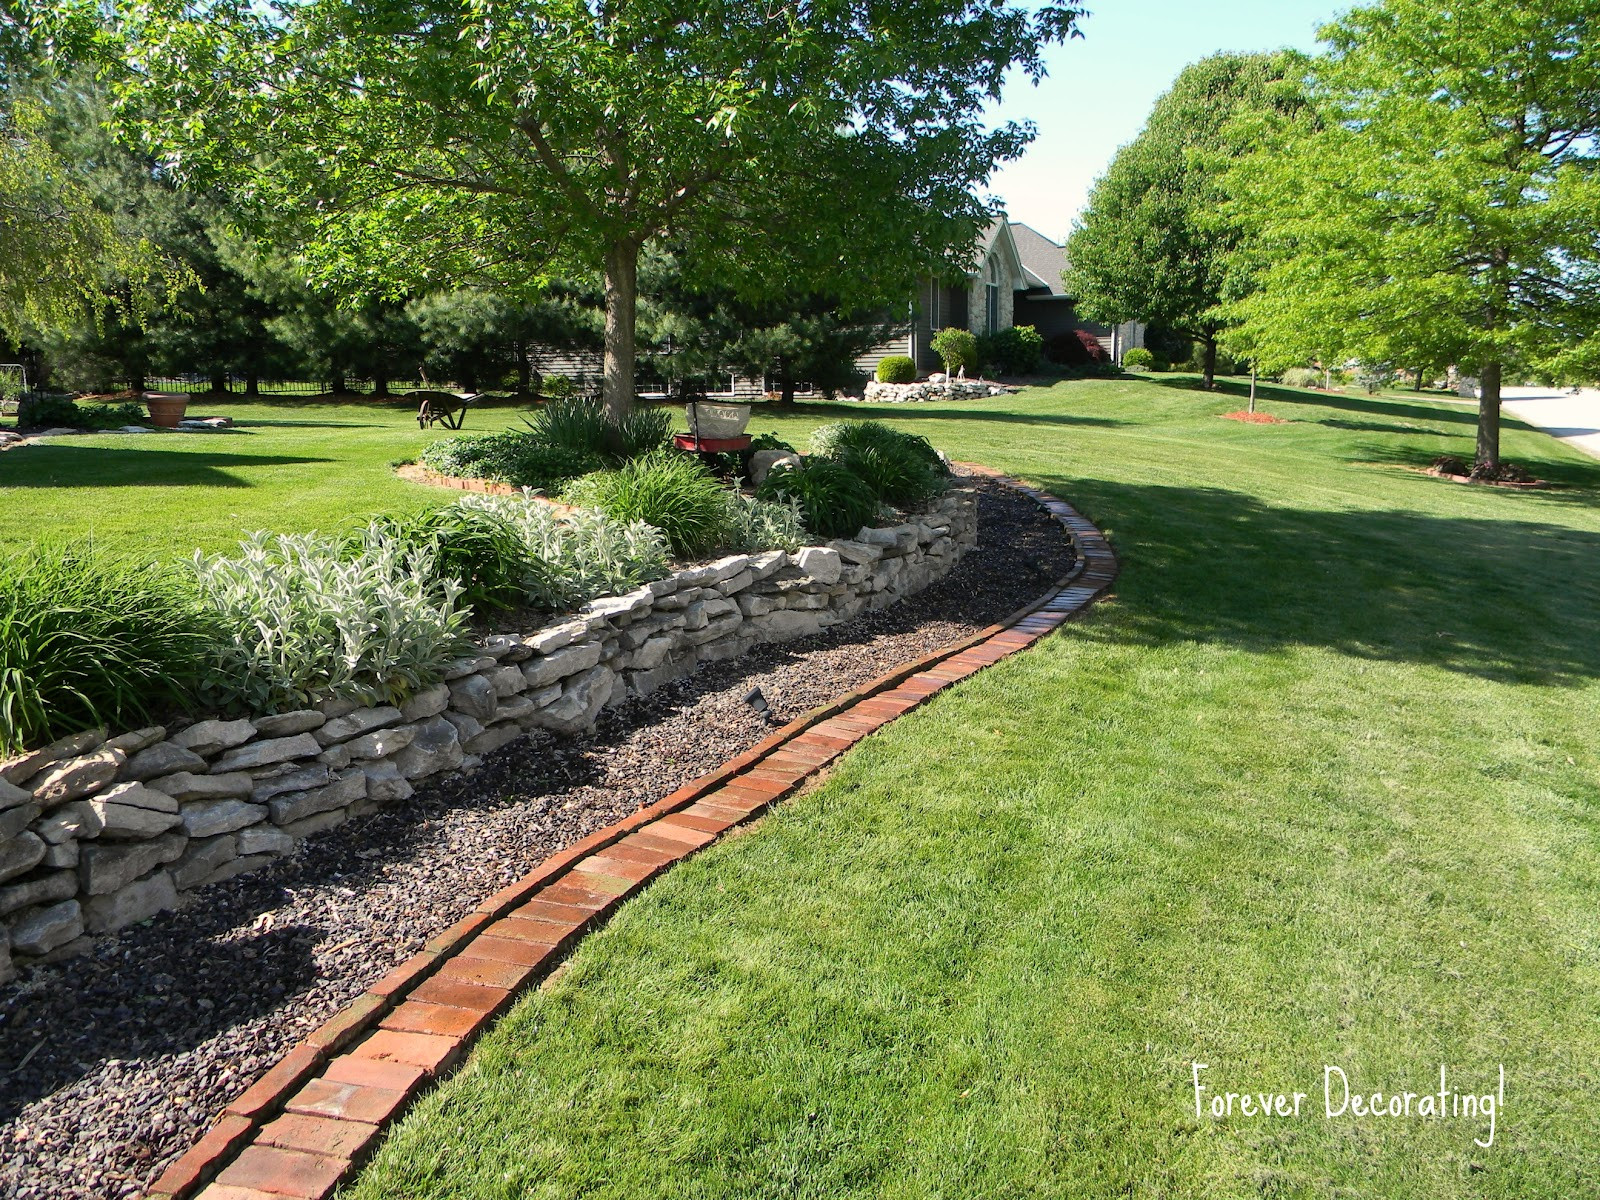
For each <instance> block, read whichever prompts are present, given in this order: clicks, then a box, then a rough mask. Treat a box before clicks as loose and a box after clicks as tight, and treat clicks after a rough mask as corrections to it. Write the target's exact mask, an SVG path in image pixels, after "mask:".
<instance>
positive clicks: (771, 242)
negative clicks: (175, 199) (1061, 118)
mask: <svg viewBox="0 0 1600 1200" xmlns="http://www.w3.org/2000/svg"><path fill="white" fill-rule="evenodd" d="M1080 15H1081V9H1080V8H1079V7H1078V6H1077V5H1076V4H1075V3H1071V2H1070V0H1049V2H1048V3H1046V4H1045V5H1043V6H1042V7H1041V8H1039V9H1038V10H1033V11H1030V10H1029V9H1028V8H1025V7H1022V6H1021V5H1017V4H1010V3H1006V2H1005V0H919V2H918V3H914V4H913V3H898V4H883V3H874V2H873V0H839V2H837V3H830V4H826V5H760V4H748V3H742V2H738V3H735V2H730V0H702V2H701V3H698V4H693V5H690V4H685V3H682V2H681V0H670V2H669V0H627V2H626V3H624V2H623V0H581V2H580V0H305V2H303V3H297V4H293V5H286V6H281V7H278V8H274V9H272V10H270V11H269V10H268V9H267V8H266V7H265V6H261V5H257V4H254V3H251V2H250V0H198V2H191V0H153V2H152V3H147V4H136V5H135V4H130V5H129V6H128V8H127V10H126V12H125V14H124V16H125V21H124V23H123V24H122V26H121V33H122V34H123V35H125V37H126V39H127V42H126V47H125V51H124V53H125V56H126V60H127V62H128V65H129V68H130V70H129V71H128V73H127V74H126V75H125V76H124V85H125V94H126V97H127V104H126V110H127V111H128V112H129V113H142V115H143V117H144V118H145V119H146V128H147V129H149V130H150V131H152V132H154V133H157V134H158V135H159V136H160V137H161V139H162V140H163V141H164V142H165V143H166V144H168V145H169V146H171V147H173V149H174V158H175V161H177V162H178V163H179V164H180V165H181V167H182V169H184V170H185V171H189V172H191V173H192V174H193V175H195V176H197V177H209V178H211V179H214V180H226V181H230V182H231V183H233V184H234V185H236V186H238V187H239V188H240V189H241V190H243V191H245V192H248V193H249V194H250V195H252V196H254V197H256V198H257V200H258V201H259V202H260V203H261V204H262V205H263V207H264V209H266V210H268V211H270V210H271V209H272V208H274V207H276V206H280V205H292V206H294V207H296V208H297V209H299V210H301V211H304V212H309V213H310V214H312V215H311V218H310V221H309V228H308V237H307V240H306V243H305V252H304V258H305V261H306V263H307V265H308V267H309V268H310V270H311V271H312V273H313V274H314V275H315V276H316V277H317V279H318V281H319V282H323V283H327V282H332V283H334V284H336V285H337V286H339V287H340V288H341V290H343V291H344V292H345V293H346V294H348V295H357V296H359V295H368V294H372V293H374V292H383V293H385V294H388V295H404V294H421V293H423V292H427V291H432V290H435V289H437V288H439V287H441V286H450V287H456V286H475V285H478V284H483V283H489V284H498V285H501V286H509V287H511V288H512V289H513V290H515V291H526V290H528V289H530V288H532V287H533V286H535V285H537V284H539V283H541V282H543V281H544V280H545V279H546V278H547V277H549V276H551V275H553V274H561V273H564V274H568V275H581V274H582V273H584V272H587V271H599V272H600V273H601V275H602V278H603V280H604V295H605V311H606V327H605V396H606V402H607V405H608V407H610V408H611V409H612V410H613V411H621V410H622V409H625V408H626V407H627V406H628V405H629V404H630V403H631V401H632V395H633V376H634V353H635V326H636V319H637V308H638V263H639V258H640V254H641V252H642V251H643V249H644V247H645V246H646V245H647V244H649V243H651V242H652V241H654V240H656V239H660V238H664V237H671V238H673V239H675V240H676V241H677V242H679V243H680V244H683V245H684V246H685V247H686V250H685V253H686V255H687V261H688V262H689V263H690V264H691V269H692V270H693V271H694V272H695V273H696V274H697V275H698V276H699V278H700V279H701V280H702V281H703V282H705V283H706V284H707V285H710V284H712V283H715V285H716V286H720V287H724V288H727V289H729V290H730V291H732V292H736V293H737V294H739V295H740V296H741V297H742V298H745V299H761V298H765V297H768V296H771V295H773V294H775V293H776V292H778V291H780V290H783V289H786V288H789V287H793V286H799V287H801V288H802V290H812V288H813V287H814V286H820V285H826V286H827V288H828V289H829V290H832V291H835V292H837V293H838V294H840V295H841V296H842V297H844V298H845V300H846V301H848V302H849V303H851V304H852V305H860V306H863V307H865V306H868V305H871V304H875V303H878V302H881V301H884V300H886V299H888V298H889V297H890V296H891V295H895V294H899V293H903V291H904V290H905V289H906V288H907V287H908V286H909V285H910V284H911V283H912V282H913V281H914V279H915V278H916V277H918V276H919V275H920V274H923V273H926V272H927V271H928V270H930V269H932V268H933V267H934V266H935V265H936V264H938V263H940V262H943V261H947V260H952V259H954V258H957V257H959V256H960V254H962V253H963V252H964V251H965V250H966V249H967V248H968V247H969V246H970V242H971V239H972V236H973V234H974V232H975V231H976V230H977V228H979V226H980V224H981V223H982V222H983V221H984V220H986V219H987V216H988V214H987V212H986V211H985V210H984V207H983V205H982V204H981V202H980V201H979V200H978V199H977V198H976V196H975V195H974V188H975V187H976V186H978V185H981V184H982V183H984V182H985V181H986V180H987V178H988V176H989V174H990V173H991V171H992V170H993V168H994V167H995V165H996V164H997V163H999V162H1001V161H1003V160H1005V159H1007V158H1009V157H1013V156H1015V155H1016V154H1017V153H1019V152H1020V150H1021V149H1022V147H1023V146H1024V145H1025V144H1026V143H1027V141H1028V140H1029V139H1030V138H1031V136H1032V128H1031V126H1023V125H1018V124H1014V123H1008V124H1004V125H1002V126H1000V127H998V128H991V127H990V126H989V124H988V123H987V122H986V121H985V119H984V111H985V106H986V105H987V104H988V102H989V101H991V100H992V99H993V98H995V97H996V96H998V95H999V93H1000V88H1001V85H1002V83H1003V81H1004V79H1005V77H1006V75H1007V73H1008V71H1010V70H1011V69H1012V68H1014V67H1015V68H1020V69H1021V71H1022V72H1023V73H1024V74H1026V75H1028V76H1030V77H1032V78H1035V79H1037V78H1038V77H1039V76H1040V75H1041V74H1042V73H1043V69H1044V68H1043V59H1042V50H1043V48H1044V46H1045V45H1047V44H1048V43H1049V42H1051V41H1055V40H1058V39H1060V38H1062V37H1065V36H1067V35H1068V34H1069V33H1071V32H1072V30H1073V26H1074V22H1075V21H1076V20H1077V18H1078V17H1079V16H1080ZM732 250H737V251H738V252H739V262H740V263H741V265H742V267H743V268H744V269H743V270H741V272H739V273H738V274H737V276H730V275H729V273H728V272H727V271H726V270H725V269H724V265H725V263H726V262H727V261H728V259H727V255H728V253H729V252H730V251H732ZM778 262H783V263H786V264H791V265H795V266H797V267H799V268H801V269H802V270H803V272H804V274H803V275H802V276H801V277H799V278H791V279H780V278H778V277H777V274H776V272H775V271H772V270H768V269H763V267H764V265H770V264H776V263H778ZM952 265H953V264H952Z"/></svg>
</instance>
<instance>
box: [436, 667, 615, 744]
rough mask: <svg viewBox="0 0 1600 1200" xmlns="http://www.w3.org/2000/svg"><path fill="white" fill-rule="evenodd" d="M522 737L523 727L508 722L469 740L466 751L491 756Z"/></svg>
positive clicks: (597, 668) (598, 668) (599, 668)
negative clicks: (490, 754)
mask: <svg viewBox="0 0 1600 1200" xmlns="http://www.w3.org/2000/svg"><path fill="white" fill-rule="evenodd" d="M603 669H604V668H601V667H596V668H595V670H597V671H598V670H603ZM522 736H523V729H522V727H521V726H520V725H518V724H516V723H515V722H508V723H506V724H504V725H496V726H494V727H493V728H491V729H485V730H484V731H483V732H482V733H480V734H478V735H477V736H476V737H474V738H472V739H471V740H469V741H468V742H467V743H466V745H465V746H464V749H465V750H467V751H468V752H470V753H472V754H489V753H491V752H493V751H495V750H498V749H500V747H502V746H507V745H510V744H511V743H512V742H514V741H516V740H517V739H518V738H519V737H522Z"/></svg>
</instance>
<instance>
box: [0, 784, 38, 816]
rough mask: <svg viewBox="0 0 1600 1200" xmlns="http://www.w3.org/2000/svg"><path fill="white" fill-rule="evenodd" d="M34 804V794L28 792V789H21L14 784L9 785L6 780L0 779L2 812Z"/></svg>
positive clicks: (0, 806)
mask: <svg viewBox="0 0 1600 1200" xmlns="http://www.w3.org/2000/svg"><path fill="white" fill-rule="evenodd" d="M32 803H33V793H32V792H30V791H28V789H27V788H20V787H18V786H17V785H16V784H14V783H8V782H6V781H5V780H4V779H0V811H4V810H5V809H8V808H18V807H20V806H21V805H24V804H32Z"/></svg>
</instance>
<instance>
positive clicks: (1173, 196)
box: [1066, 54, 1300, 386]
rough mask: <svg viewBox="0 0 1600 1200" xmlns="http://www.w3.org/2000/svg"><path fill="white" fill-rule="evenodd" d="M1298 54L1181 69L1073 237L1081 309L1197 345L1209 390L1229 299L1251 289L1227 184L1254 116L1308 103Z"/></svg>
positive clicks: (1220, 57)
mask: <svg viewBox="0 0 1600 1200" xmlns="http://www.w3.org/2000/svg"><path fill="white" fill-rule="evenodd" d="M1295 61H1296V60H1295V58H1294V56H1291V55H1287V54H1276V55H1268V54H1217V55H1213V56H1212V57H1210V58H1204V59H1201V60H1200V61H1199V62H1197V63H1194V64H1193V65H1191V66H1189V67H1186V68H1184V70H1183V71H1182V73H1180V74H1179V75H1178V77H1177V79H1176V80H1175V81H1174V82H1173V85H1172V87H1171V89H1170V90H1168V91H1167V92H1166V93H1165V94H1164V95H1163V96H1161V98H1160V99H1158V100H1157V101H1156V103H1155V107H1154V108H1153V109H1152V110H1151V113H1150V118H1149V120H1148V121H1146V123H1145V126H1144V129H1143V130H1142V131H1141V132H1140V133H1139V136H1138V137H1137V138H1135V139H1134V140H1133V141H1132V142H1130V143H1128V145H1126V146H1124V147H1122V149H1121V150H1119V151H1118V152H1117V155H1116V157H1115V158H1114V159H1113V160H1112V162H1111V165H1110V167H1108V168H1107V170H1106V173H1105V174H1104V175H1103V176H1101V177H1100V179H1099V180H1098V181H1097V182H1096V184H1095V186H1094V189H1093V190H1092V191H1091V193H1090V196H1089V204H1088V207H1087V208H1086V209H1085V210H1084V212H1083V214H1082V216H1081V217H1080V218H1079V220H1078V224H1077V226H1076V228H1075V229H1074V230H1073V232H1072V235H1071V237H1070V238H1068V240H1067V274H1066V288H1067V291H1068V292H1069V293H1071V294H1072V295H1074V296H1076V297H1077V299H1078V303H1079V306H1080V308H1081V309H1082V311H1083V313H1084V314H1085V315H1086V316H1088V317H1090V318H1092V319H1095V320H1099V321H1104V322H1106V323H1108V324H1117V323H1120V322H1122V321H1143V322H1146V323H1148V324H1159V325H1162V326H1165V327H1167V328H1169V329H1171V330H1173V331H1175V332H1177V333H1180V334H1182V335H1184V336H1185V337H1188V338H1193V339H1195V340H1198V341H1200V342H1201V343H1203V344H1204V347H1205V382H1206V385H1207V386H1210V384H1211V381H1212V378H1213V376H1214V374H1215V371H1216V356H1217V342H1218V338H1219V336H1220V335H1221V333H1222V331H1223V330H1224V329H1225V328H1226V326H1227V323H1228V321H1227V317H1226V315H1225V314H1224V312H1223V310H1222V304H1223V302H1224V301H1225V300H1226V299H1228V298H1230V296H1232V295H1234V294H1236V293H1237V292H1239V291H1240V290H1242V289H1243V288H1245V287H1247V286H1248V282H1247V279H1246V278H1244V277H1243V276H1242V275H1241V274H1240V271H1239V266H1240V261H1239V260H1238V259H1236V258H1235V256H1234V251H1235V249H1236V248H1237V247H1238V245H1239V239H1240V234H1239V227H1238V223H1237V221H1235V220H1233V219H1231V218H1230V217H1229V216H1228V214H1227V213H1226V212H1225V210H1224V207H1223V203H1222V202H1223V199H1224V193H1223V191H1222V187H1221V179H1222V176H1223V173H1224V171H1225V170H1226V167H1227V164H1228V163H1229V162H1230V161H1231V160H1232V159H1233V158H1234V157H1235V156H1236V155H1238V154H1239V153H1241V151H1242V150H1243V149H1244V148H1245V147H1246V146H1247V145H1248V144H1249V139H1250V138H1251V136H1252V133H1253V132H1254V131H1255V130H1256V129H1257V128H1258V127H1259V126H1258V122H1257V121H1256V120H1255V118H1257V117H1259V115H1260V114H1262V113H1266V112H1271V111H1275V110H1291V109H1293V108H1295V107H1297V106H1298V105H1299V104H1300V97H1299V92H1298V89H1297V87H1296V86H1295V84H1294V82H1293V78H1292V76H1293V74H1294V64H1295Z"/></svg>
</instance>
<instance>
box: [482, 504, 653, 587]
mask: <svg viewBox="0 0 1600 1200" xmlns="http://www.w3.org/2000/svg"><path fill="white" fill-rule="evenodd" d="M456 506H457V507H459V508H471V509H477V510H479V511H482V512H488V513H492V514H493V515H494V516H496V517H498V518H499V519H500V520H501V521H503V522H505V523H506V524H507V525H508V526H510V527H511V528H512V529H514V530H515V531H516V533H517V536H518V537H520V538H521V539H522V544H523V546H524V548H525V549H526V552H527V554H528V556H529V557H530V558H531V559H534V560H535V561H537V562H538V563H540V564H541V566H540V570H539V571H538V572H537V574H536V582H537V584H538V585H539V586H540V587H541V588H543V589H544V590H543V592H542V593H540V594H536V595H532V596H530V597H529V599H530V600H531V602H532V603H534V604H536V605H538V606H539V607H541V608H549V609H563V608H573V607H576V606H577V605H579V604H582V603H583V602H584V601H586V600H593V599H594V598H595V597H596V596H613V595H616V594H618V593H619V592H627V591H632V590H633V589H634V588H636V587H638V586H639V585H640V584H642V583H647V582H649V581H650V580H652V579H660V578H662V577H663V576H665V575H666V574H667V571H668V566H667V540H666V538H665V537H664V536H663V535H662V533H661V531H660V530H659V529H656V528H654V527H653V526H650V525H646V524H645V523H644V522H643V521H631V522H623V521H613V520H612V519H611V518H610V517H608V516H606V515H605V514H604V513H602V512H597V511H593V510H584V509H580V510H578V511H577V512H567V511H564V510H561V509H557V508H555V507H554V506H553V505H550V504H546V503H545V502H543V501H542V500H539V499H538V498H537V497H535V496H533V495H532V494H530V493H528V492H524V493H523V494H522V495H520V496H467V497H465V498H463V499H461V500H459V501H457V502H456Z"/></svg>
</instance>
